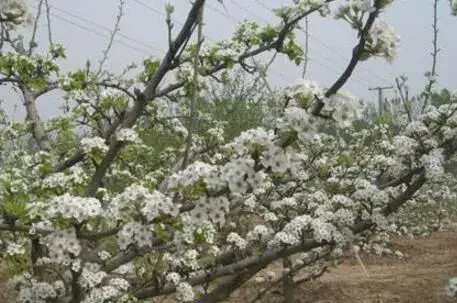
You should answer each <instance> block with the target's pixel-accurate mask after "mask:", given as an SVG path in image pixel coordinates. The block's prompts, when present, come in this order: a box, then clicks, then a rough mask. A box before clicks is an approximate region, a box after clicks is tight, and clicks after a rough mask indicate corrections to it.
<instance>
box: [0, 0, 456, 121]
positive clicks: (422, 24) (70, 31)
mask: <svg viewBox="0 0 457 303" xmlns="http://www.w3.org/2000/svg"><path fill="white" fill-rule="evenodd" d="M48 1H49V3H50V4H51V5H52V7H53V8H52V9H51V11H52V16H51V23H52V35H53V40H54V41H57V42H60V43H61V44H63V45H64V46H65V47H67V49H68V51H67V54H68V59H67V60H66V61H65V62H63V64H62V68H63V70H64V71H68V70H70V69H74V68H78V67H83V66H84V64H85V61H86V60H87V59H91V60H92V61H93V62H94V63H96V62H97V60H98V58H100V57H101V51H102V50H103V49H104V48H105V47H106V44H107V42H108V38H107V37H108V36H109V35H110V32H109V31H110V29H112V28H113V24H114V21H115V18H116V15H117V14H118V8H117V7H118V5H119V0H96V1H94V0H78V1H70V0H48ZM125 1H126V5H125V11H124V13H125V15H124V17H123V19H122V21H121V24H120V28H121V30H120V34H119V35H118V36H117V37H116V42H115V43H114V45H113V48H112V51H111V54H110V59H109V62H108V64H107V65H106V67H107V68H109V69H111V70H113V71H120V70H121V69H122V68H123V67H125V66H126V65H127V64H129V63H131V62H136V63H139V64H140V63H141V61H142V59H143V58H145V57H147V56H149V55H156V56H157V55H163V53H164V51H165V48H166V45H167V32H166V25H165V15H164V11H165V9H164V7H165V3H166V1H165V0H125ZM170 2H171V3H173V4H174V5H175V8H176V9H175V13H174V15H173V17H174V20H175V32H177V31H178V30H179V29H180V25H181V24H182V21H183V20H184V19H185V17H186V14H187V12H188V10H189V8H190V1H188V0H186V1H184V0H174V1H170ZM290 2H291V0H269V1H265V0H264V1H262V0H224V3H225V8H226V9H227V12H226V11H225V10H224V8H223V7H222V5H220V4H219V3H218V2H217V1H215V0H209V1H208V4H209V6H208V5H207V6H206V7H207V9H206V11H205V28H204V33H205V36H206V43H211V42H212V41H217V40H219V39H224V38H226V37H228V36H230V34H231V33H232V32H233V30H234V28H235V25H236V23H237V21H241V20H243V19H245V18H249V19H253V20H256V21H258V22H259V23H261V24H263V23H265V22H266V21H269V22H273V23H274V24H276V22H277V21H278V20H277V19H276V17H275V16H274V15H273V14H272V13H271V11H269V10H268V8H273V7H277V6H279V5H281V4H287V3H290ZM337 2H338V1H337ZM339 2H343V0H339ZM28 3H30V5H31V8H32V10H33V11H35V8H36V7H37V5H38V3H39V0H28ZM432 4H433V0H396V1H395V2H394V4H393V5H392V6H391V7H389V8H388V10H386V12H385V13H383V14H382V16H381V19H382V20H385V21H386V22H388V23H389V24H391V25H393V26H394V27H395V28H396V30H397V32H398V34H399V35H400V38H401V42H400V48H399V50H398V57H397V59H396V60H395V61H394V63H392V64H389V63H387V62H386V61H385V60H383V59H371V60H369V61H368V62H364V63H360V64H359V66H358V68H357V69H356V72H355V75H354V76H353V77H352V78H351V80H350V81H349V82H348V83H347V85H346V86H345V89H348V90H349V91H350V92H351V93H352V94H353V95H355V96H356V97H358V98H362V99H365V100H370V99H371V100H377V99H376V98H377V94H376V92H375V91H369V90H368V88H369V87H375V86H386V85H391V84H393V83H394V79H395V77H396V76H399V75H402V74H404V75H406V76H407V77H408V78H409V80H410V81H409V85H410V87H411V92H412V93H414V92H418V91H419V90H421V89H422V88H423V87H424V85H425V83H426V82H425V77H424V76H423V75H424V72H425V71H427V70H429V69H430V66H431V56H430V52H431V49H432V44H431V41H432V26H431V23H432V16H433V7H432ZM46 24H47V23H46V18H45V17H44V16H42V18H41V22H40V30H39V33H38V34H39V36H38V37H39V39H38V42H39V43H41V44H42V45H43V46H46V44H47V28H46ZM439 29H440V32H439V38H438V39H439V41H438V43H439V47H440V48H441V52H440V53H439V58H438V67H437V73H438V75H439V83H438V85H439V87H447V88H450V89H451V90H455V89H457V84H456V73H455V71H456V70H457V60H456V55H457V35H456V29H457V17H452V16H451V15H450V10H449V4H448V1H447V0H441V1H440V4H439ZM97 33H98V34H97ZM297 34H298V36H299V37H298V41H299V42H300V43H301V44H302V45H304V41H305V39H304V37H305V35H304V33H303V32H298V33H297ZM310 34H311V37H310V40H309V47H310V51H309V58H310V60H309V64H308V74H307V78H309V79H310V80H314V81H317V82H318V83H320V84H321V85H322V86H328V85H331V84H332V83H333V82H334V81H335V80H336V79H337V77H338V76H339V74H340V73H341V72H342V71H343V70H344V68H345V66H346V64H347V62H348V60H349V57H350V55H351V52H352V48H353V46H354V43H355V41H356V40H355V36H356V33H355V32H354V31H353V30H351V29H350V28H349V25H347V24H345V23H343V22H342V21H334V20H332V19H331V18H324V19H323V18H321V17H319V15H314V16H313V17H312V18H310ZM452 54H454V55H452ZM301 69H302V67H301V66H300V67H297V66H295V65H294V64H292V63H289V62H288V60H287V58H286V57H285V56H279V57H278V58H277V59H276V62H275V63H274V64H273V65H272V68H271V70H270V72H269V80H270V83H271V84H272V85H274V86H279V87H280V86H284V85H286V84H288V83H294V82H296V81H297V80H298V79H300V77H301ZM4 89H5V88H3V90H4ZM393 93H394V91H385V96H386V97H390V96H393ZM3 95H5V97H4V99H5V100H4V102H5V105H6V108H7V111H8V112H10V113H11V111H12V108H13V105H14V104H16V105H20V103H19V101H18V99H17V98H14V97H13V96H10V94H7V93H6V92H2V96H3ZM59 103H60V99H59V98H58V97H56V96H52V95H46V96H44V97H43V98H42V100H40V102H39V107H40V111H41V113H42V115H43V116H44V117H49V116H53V115H55V114H56V113H57V112H58V110H57V108H58V106H59ZM15 116H16V118H18V117H21V116H23V110H22V109H21V110H20V111H18V112H16V114H15Z"/></svg>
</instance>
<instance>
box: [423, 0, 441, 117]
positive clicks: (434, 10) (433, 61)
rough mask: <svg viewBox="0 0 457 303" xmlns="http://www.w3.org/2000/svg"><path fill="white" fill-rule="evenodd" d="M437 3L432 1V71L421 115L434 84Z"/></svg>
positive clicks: (436, 0) (438, 50)
mask: <svg viewBox="0 0 457 303" xmlns="http://www.w3.org/2000/svg"><path fill="white" fill-rule="evenodd" d="M438 1H439V0H434V1H433V24H432V27H433V42H432V43H433V52H432V53H431V55H432V69H431V71H430V74H429V75H428V77H429V82H428V84H427V87H426V89H425V99H424V103H423V104H422V110H421V113H423V112H424V111H425V109H426V108H427V105H428V101H429V99H430V95H431V93H432V88H433V84H435V82H436V79H435V77H436V63H437V58H438V53H439V52H440V49H439V48H438V31H439V30H438Z"/></svg>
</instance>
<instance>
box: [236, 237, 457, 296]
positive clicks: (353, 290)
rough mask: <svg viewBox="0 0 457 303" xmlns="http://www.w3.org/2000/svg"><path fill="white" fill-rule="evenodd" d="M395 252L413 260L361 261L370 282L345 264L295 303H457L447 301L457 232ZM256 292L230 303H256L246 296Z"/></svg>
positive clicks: (400, 241)
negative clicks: (446, 293) (445, 292)
mask: <svg viewBox="0 0 457 303" xmlns="http://www.w3.org/2000/svg"><path fill="white" fill-rule="evenodd" d="M392 248H393V249H394V250H399V251H401V252H403V253H406V254H407V255H409V257H408V258H406V259H404V260H400V259H398V258H397V257H395V256H382V257H380V256H373V255H362V256H361V257H362V261H363V263H364V265H365V267H366V269H367V271H368V274H369V276H368V277H367V276H366V275H365V273H364V272H363V270H362V268H361V267H360V265H358V263H357V262H356V260H355V258H354V259H353V260H351V259H348V260H345V261H344V262H343V263H342V264H340V265H338V266H337V267H336V268H331V269H330V271H329V272H328V273H326V274H324V275H323V276H322V277H321V278H319V279H318V280H316V281H313V282H308V283H305V284H303V285H302V286H300V287H299V289H298V290H297V291H296V302H300V303H311V302H313V303H337V302H338V303H349V302H350V303H390V302H392V303H407V302H408V303H432V302H433V303H438V302H457V301H451V300H449V299H447V298H446V297H445V296H444V287H445V285H446V283H447V280H448V279H449V278H451V277H454V276H457V231H456V230H453V231H443V232H438V233H435V234H433V235H432V236H431V237H428V238H415V239H410V238H406V237H399V238H397V239H395V240H394V241H393V242H392ZM251 285H252V284H251ZM251 287H252V286H251ZM252 292H253V291H252V290H251V291H249V290H247V289H244V291H243V290H241V291H239V292H238V293H237V294H236V295H235V296H234V297H233V298H232V299H231V300H230V301H229V302H230V303H234V302H251V300H249V299H248V298H247V297H244V298H243V296H244V295H245V294H248V293H251V295H250V297H252ZM254 292H255V291H254ZM254 297H255V295H254ZM260 302H268V303H273V302H283V297H282V295H281V294H280V291H272V292H270V293H269V294H268V295H266V296H265V297H264V298H263V299H262V300H261V301H260ZM290 303H292V302H290Z"/></svg>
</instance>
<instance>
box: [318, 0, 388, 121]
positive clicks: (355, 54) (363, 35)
mask: <svg viewBox="0 0 457 303" xmlns="http://www.w3.org/2000/svg"><path fill="white" fill-rule="evenodd" d="M381 2H382V0H375V2H374V8H375V9H374V11H373V12H371V13H370V15H369V16H368V19H367V21H366V23H365V25H364V27H363V29H362V31H361V32H359V35H360V38H359V42H358V43H357V45H356V46H355V47H354V49H353V51H352V57H351V60H350V61H349V63H348V65H347V67H346V69H345V70H344V71H343V73H342V74H341V75H340V77H339V78H338V79H337V80H336V81H335V83H333V85H332V86H331V87H330V88H329V89H328V90H327V91H326V92H325V97H327V98H328V97H330V96H332V95H334V94H336V93H337V92H338V90H340V89H341V88H342V87H343V85H344V84H345V83H346V82H347V81H348V80H349V78H350V77H351V75H352V73H353V72H354V70H355V68H356V66H357V63H358V62H359V60H360V57H361V56H362V54H363V52H364V51H365V44H366V42H367V37H368V35H369V32H370V30H371V28H372V27H373V24H374V22H375V20H376V18H377V17H378V15H379V12H380V10H381ZM323 108H324V102H323V101H322V100H319V99H318V100H317V104H316V106H315V108H314V109H313V114H314V115H317V116H319V115H320V112H321V111H322V109H323Z"/></svg>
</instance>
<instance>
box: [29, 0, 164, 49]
mask: <svg viewBox="0 0 457 303" xmlns="http://www.w3.org/2000/svg"><path fill="white" fill-rule="evenodd" d="M35 2H39V0H35ZM50 7H51V8H53V9H54V10H56V11H58V12H60V13H63V14H66V15H68V16H71V17H73V18H76V19H78V20H80V21H83V22H86V23H89V24H92V25H94V26H96V27H98V28H101V29H103V30H105V31H107V32H109V33H110V35H111V32H112V29H110V28H109V27H106V26H104V25H101V24H99V23H96V22H94V21H92V20H90V19H87V18H84V17H82V16H79V15H77V14H75V13H72V12H70V11H68V10H65V9H62V8H59V7H57V6H55V5H50ZM35 8H36V7H35ZM56 18H58V19H62V18H61V17H56ZM116 35H117V36H119V37H122V38H124V39H125V40H128V41H130V42H133V43H136V44H139V45H141V46H144V47H146V48H147V49H150V50H153V51H158V52H164V50H163V49H159V48H157V47H155V46H153V45H149V44H146V43H144V42H142V41H139V39H134V38H132V37H130V36H128V35H126V34H123V33H121V32H118V33H116ZM109 37H111V36H109ZM129 46H130V45H129ZM148 55H150V54H148Z"/></svg>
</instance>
